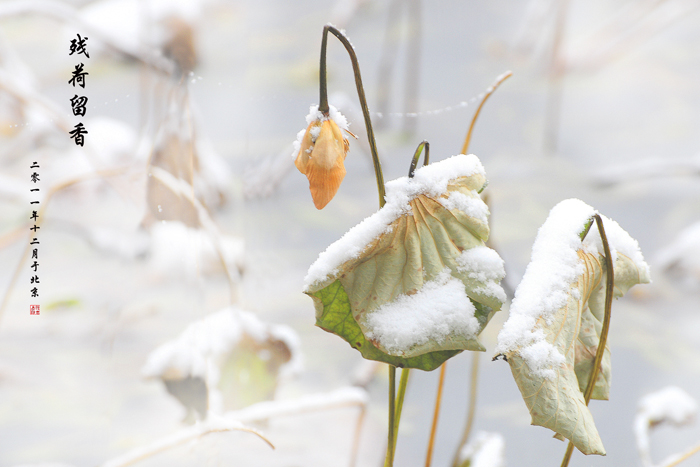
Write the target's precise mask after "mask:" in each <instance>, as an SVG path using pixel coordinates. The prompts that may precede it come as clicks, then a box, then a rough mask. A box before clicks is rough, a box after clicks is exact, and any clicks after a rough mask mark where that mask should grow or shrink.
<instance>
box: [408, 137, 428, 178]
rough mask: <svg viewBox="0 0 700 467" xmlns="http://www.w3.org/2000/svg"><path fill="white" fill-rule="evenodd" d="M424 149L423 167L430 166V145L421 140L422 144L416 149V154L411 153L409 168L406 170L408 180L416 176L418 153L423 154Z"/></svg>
mask: <svg viewBox="0 0 700 467" xmlns="http://www.w3.org/2000/svg"><path fill="white" fill-rule="evenodd" d="M424 147H425V157H424V158H423V165H428V164H430V143H429V142H427V141H426V140H423V142H422V143H420V144H419V145H418V147H417V148H416V152H415V153H413V159H412V160H411V167H410V168H409V169H408V178H413V176H414V175H415V174H416V166H417V165H418V159H420V153H421V152H423V148H424Z"/></svg>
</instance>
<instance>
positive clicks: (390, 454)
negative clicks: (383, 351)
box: [384, 365, 396, 467]
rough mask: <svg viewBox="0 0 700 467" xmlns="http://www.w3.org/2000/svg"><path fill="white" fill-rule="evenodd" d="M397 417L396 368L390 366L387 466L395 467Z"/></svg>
mask: <svg viewBox="0 0 700 467" xmlns="http://www.w3.org/2000/svg"><path fill="white" fill-rule="evenodd" d="M395 417H396V367H395V366H394V365H389V442H388V444H387V446H386V462H385V464H384V465H385V466H387V467H393V466H394V440H395V439H396V430H395V423H396V421H395Z"/></svg>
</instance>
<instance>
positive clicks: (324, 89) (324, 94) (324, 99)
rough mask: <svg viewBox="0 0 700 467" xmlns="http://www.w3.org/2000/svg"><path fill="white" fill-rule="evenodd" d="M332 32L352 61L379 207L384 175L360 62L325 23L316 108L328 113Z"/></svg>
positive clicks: (349, 45) (343, 40)
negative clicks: (328, 63)
mask: <svg viewBox="0 0 700 467" xmlns="http://www.w3.org/2000/svg"><path fill="white" fill-rule="evenodd" d="M329 32H330V33H331V34H333V35H334V36H335V37H337V38H338V40H339V41H340V42H341V43H342V44H343V46H345V50H347V52H348V55H350V61H351V62H352V70H353V73H354V75H355V85H356V86H357V97H358V98H359V99H360V107H362V115H363V116H364V119H365V128H366V130H367V139H368V140H369V148H370V152H371V153H372V162H373V163H374V174H375V176H376V177H377V190H378V192H379V207H382V206H384V175H383V174H382V165H381V163H380V162H379V155H378V153H377V142H376V140H375V139H374V130H372V120H371V118H370V116H369V107H368V106H367V98H366V97H365V88H364V87H363V86H362V77H361V75H360V64H359V63H358V61H357V55H356V54H355V49H354V48H353V47H352V44H351V43H350V41H349V40H348V38H347V37H345V35H344V34H343V33H342V32H340V31H338V30H337V29H336V28H334V27H333V26H331V25H326V26H325V27H324V28H323V39H322V40H321V61H320V69H319V82H320V85H319V89H320V100H319V105H318V110H319V111H320V112H323V113H324V114H325V115H328V111H329V106H328V85H327V75H326V46H327V42H328V33H329Z"/></svg>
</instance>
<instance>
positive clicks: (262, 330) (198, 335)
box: [142, 307, 301, 421]
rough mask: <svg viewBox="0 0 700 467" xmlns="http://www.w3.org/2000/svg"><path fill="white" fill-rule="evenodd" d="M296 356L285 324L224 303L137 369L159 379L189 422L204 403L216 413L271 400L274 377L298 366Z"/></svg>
mask: <svg viewBox="0 0 700 467" xmlns="http://www.w3.org/2000/svg"><path fill="white" fill-rule="evenodd" d="M300 359H301V355H300V352H299V343H298V337H297V335H296V333H295V332H294V331H293V330H292V329H291V328H289V327H287V326H284V325H279V324H267V323H264V322H262V321H260V320H259V319H258V318H257V317H256V316H255V315H254V314H253V313H251V312H248V311H244V310H240V309H237V308H234V307H228V308H224V309H223V310H221V311H218V312H216V313H213V314H211V315H209V316H207V317H206V318H204V319H203V320H201V321H197V322H195V323H192V324H191V325H189V326H188V327H187V329H185V331H184V332H183V333H182V334H181V335H180V336H179V337H178V338H177V339H174V340H172V341H169V342H166V343H164V344H163V345H161V346H160V347H158V348H157V349H156V350H154V351H153V352H152V353H151V354H150V355H149V356H148V360H147V362H146V364H145V365H144V367H143V369H142V374H143V375H144V376H146V377H153V378H159V379H161V380H162V381H163V383H164V384H165V386H166V388H167V389H168V392H170V393H171V394H172V395H173V396H175V397H176V398H177V399H178V400H179V401H180V402H181V403H182V404H183V405H184V406H185V407H186V408H187V410H188V414H187V420H189V421H194V418H196V417H195V412H197V414H198V415H199V418H205V417H206V415H207V408H208V409H209V410H210V411H212V410H213V411H215V412H218V411H221V410H223V409H227V410H230V409H237V408H241V407H244V406H246V405H249V404H251V403H254V402H259V401H260V400H267V399H271V398H272V397H273V395H274V391H275V388H276V386H277V382H278V380H279V379H280V378H281V377H284V376H286V375H289V374H291V373H294V372H296V371H298V370H299V367H300V365H301V360H300Z"/></svg>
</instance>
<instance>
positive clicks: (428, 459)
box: [425, 362, 447, 467]
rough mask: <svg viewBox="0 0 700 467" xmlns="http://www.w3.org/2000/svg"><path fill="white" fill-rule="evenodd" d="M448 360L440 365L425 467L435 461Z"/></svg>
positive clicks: (428, 466)
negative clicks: (436, 436) (434, 455)
mask: <svg viewBox="0 0 700 467" xmlns="http://www.w3.org/2000/svg"><path fill="white" fill-rule="evenodd" d="M446 368H447V362H445V363H443V364H442V365H441V366H440V382H439V383H438V390H437V397H436V398H435V412H434V413H433V425H432V427H431V428H430V441H429V442H428V454H427V455H426V456H425V467H430V463H431V462H432V461H433V446H434V445H435V434H436V433H437V423H438V415H439V414H440V403H441V402H442V388H443V386H444V385H445V369H446Z"/></svg>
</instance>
